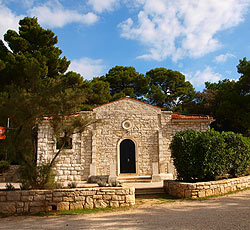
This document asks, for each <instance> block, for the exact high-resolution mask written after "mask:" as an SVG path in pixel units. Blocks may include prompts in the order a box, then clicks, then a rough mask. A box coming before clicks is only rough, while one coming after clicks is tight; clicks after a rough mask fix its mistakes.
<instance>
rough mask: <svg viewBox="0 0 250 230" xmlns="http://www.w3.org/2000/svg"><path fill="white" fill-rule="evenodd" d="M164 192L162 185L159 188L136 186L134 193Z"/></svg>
mask: <svg viewBox="0 0 250 230" xmlns="http://www.w3.org/2000/svg"><path fill="white" fill-rule="evenodd" d="M158 194H165V190H164V188H163V187H159V188H136V189H135V195H140V196H141V195H158Z"/></svg>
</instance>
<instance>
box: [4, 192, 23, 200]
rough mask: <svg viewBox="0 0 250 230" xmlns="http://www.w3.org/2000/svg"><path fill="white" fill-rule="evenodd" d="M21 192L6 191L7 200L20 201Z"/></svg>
mask: <svg viewBox="0 0 250 230" xmlns="http://www.w3.org/2000/svg"><path fill="white" fill-rule="evenodd" d="M20 198H21V193H20V192H15V191H9V192H7V200H9V201H20Z"/></svg>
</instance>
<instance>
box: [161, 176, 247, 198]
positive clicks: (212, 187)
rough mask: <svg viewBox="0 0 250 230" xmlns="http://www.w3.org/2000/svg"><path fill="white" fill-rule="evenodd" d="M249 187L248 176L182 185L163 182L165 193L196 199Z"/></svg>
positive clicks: (175, 182)
mask: <svg viewBox="0 0 250 230" xmlns="http://www.w3.org/2000/svg"><path fill="white" fill-rule="evenodd" d="M249 187H250V176H245V177H240V178H233V179H225V180H219V181H209V182H199V183H184V182H178V181H173V180H165V181H164V189H165V191H166V193H168V194H170V195H172V196H176V197H182V198H183V197H186V198H198V197H207V196H214V195H223V194H226V193H229V192H232V191H236V190H242V189H245V188H249Z"/></svg>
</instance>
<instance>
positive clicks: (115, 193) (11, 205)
mask: <svg viewBox="0 0 250 230" xmlns="http://www.w3.org/2000/svg"><path fill="white" fill-rule="evenodd" d="M134 204H135V189H134V187H96V188H77V189H55V190H26V191H20V190H19V191H0V213H2V214H16V213H17V214H19V213H20V214H21V213H37V212H48V211H52V210H74V209H83V208H87V209H92V208H105V207H107V206H110V207H123V206H130V205H134Z"/></svg>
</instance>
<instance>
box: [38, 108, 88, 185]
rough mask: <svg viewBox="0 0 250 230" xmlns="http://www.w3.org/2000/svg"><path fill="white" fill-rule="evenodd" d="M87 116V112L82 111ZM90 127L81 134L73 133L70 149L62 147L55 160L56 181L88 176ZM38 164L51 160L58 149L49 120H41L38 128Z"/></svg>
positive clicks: (77, 179) (84, 178) (75, 179)
mask: <svg viewBox="0 0 250 230" xmlns="http://www.w3.org/2000/svg"><path fill="white" fill-rule="evenodd" d="M83 115H84V116H88V115H89V112H83ZM90 129H92V127H90V128H89V129H87V130H85V131H84V132H83V133H82V134H73V136H72V149H64V150H63V151H62V152H61V153H60V155H59V156H58V158H57V160H56V165H55V166H56V167H55V170H56V178H55V179H56V181H58V182H69V181H84V180H85V181H86V180H87V178H88V176H89V171H90V163H91V153H92V149H91V141H92V132H91V130H90ZM38 140H39V141H38V156H37V158H38V164H39V163H42V162H44V163H46V162H49V161H51V159H52V158H53V156H54V155H55V154H56V152H57V151H58V150H57V149H56V139H55V137H54V136H53V130H52V128H51V126H50V124H49V121H46V120H45V121H43V122H42V123H41V124H40V125H39V130H38Z"/></svg>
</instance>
